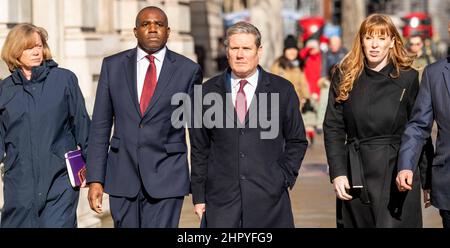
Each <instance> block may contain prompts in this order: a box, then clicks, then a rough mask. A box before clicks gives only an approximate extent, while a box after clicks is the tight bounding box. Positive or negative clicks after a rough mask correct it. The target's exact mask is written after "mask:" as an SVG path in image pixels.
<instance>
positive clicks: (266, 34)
mask: <svg viewBox="0 0 450 248" xmlns="http://www.w3.org/2000/svg"><path fill="white" fill-rule="evenodd" d="M249 2H250V3H249V6H251V7H250V18H251V23H252V24H253V25H255V26H256V27H257V28H258V29H259V31H260V32H261V36H262V37H261V44H262V47H263V55H262V58H261V60H260V65H261V66H262V67H263V68H264V69H266V70H269V69H270V66H271V65H272V63H273V62H274V61H275V59H276V58H277V57H278V56H280V55H281V53H282V51H283V19H282V17H281V10H282V8H283V2H282V1H278V0H251V1H249ZM268 17H270V18H268Z"/></svg>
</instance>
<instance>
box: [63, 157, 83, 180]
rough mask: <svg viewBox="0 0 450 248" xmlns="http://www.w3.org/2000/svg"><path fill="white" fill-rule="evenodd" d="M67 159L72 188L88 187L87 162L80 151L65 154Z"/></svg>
mask: <svg viewBox="0 0 450 248" xmlns="http://www.w3.org/2000/svg"><path fill="white" fill-rule="evenodd" d="M64 157H65V158H66V166H67V173H68V174H69V179H70V184H71V185H72V187H74V188H77V187H85V186H86V162H85V161H84V158H83V156H82V155H81V151H80V150H75V151H69V152H67V153H66V154H64Z"/></svg>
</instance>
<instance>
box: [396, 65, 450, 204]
mask: <svg viewBox="0 0 450 248" xmlns="http://www.w3.org/2000/svg"><path fill="white" fill-rule="evenodd" d="M411 115H412V116H411V119H410V121H409V123H408V124H407V126H406V130H405V133H404V134H403V137H402V145H401V148H400V155H399V160H398V170H399V171H400V170H404V169H410V170H412V171H415V169H416V168H415V167H416V165H417V162H418V160H419V157H420V154H421V151H422V147H423V145H424V143H425V141H426V139H427V138H428V137H430V134H431V129H432V126H433V121H436V123H437V126H438V135H437V140H436V145H435V147H436V149H435V154H434V158H433V166H432V167H431V203H432V204H433V206H435V207H437V208H439V209H446V210H450V57H449V58H447V59H442V60H439V61H437V62H436V63H434V64H431V65H429V66H427V67H426V68H425V70H424V72H423V76H422V83H421V85H420V89H419V93H418V95H417V98H416V102H415V105H414V107H413V110H412V113H411Z"/></svg>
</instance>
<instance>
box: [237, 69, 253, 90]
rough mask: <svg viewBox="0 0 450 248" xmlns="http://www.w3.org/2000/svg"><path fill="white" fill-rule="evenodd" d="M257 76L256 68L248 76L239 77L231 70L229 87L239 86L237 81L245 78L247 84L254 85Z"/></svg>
mask: <svg viewBox="0 0 450 248" xmlns="http://www.w3.org/2000/svg"><path fill="white" fill-rule="evenodd" d="M258 77H259V70H258V69H256V71H255V73H253V75H251V76H250V77H248V78H239V77H238V76H236V75H235V74H234V73H233V72H231V87H233V88H235V87H239V82H240V81H241V80H244V79H245V80H247V82H248V83H247V84H249V85H251V86H253V87H256V84H257V83H258Z"/></svg>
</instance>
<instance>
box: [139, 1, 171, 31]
mask: <svg viewBox="0 0 450 248" xmlns="http://www.w3.org/2000/svg"><path fill="white" fill-rule="evenodd" d="M146 10H157V11H159V12H161V13H162V14H163V16H164V19H165V21H166V25H167V26H169V19H168V18H167V15H166V12H164V10H162V9H160V8H158V7H156V6H147V7H145V8H143V9H141V10H140V11H139V12H138V13H137V15H136V19H135V21H134V25H135V27H138V26H139V16H140V15H141V14H142V12H144V11H146Z"/></svg>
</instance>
